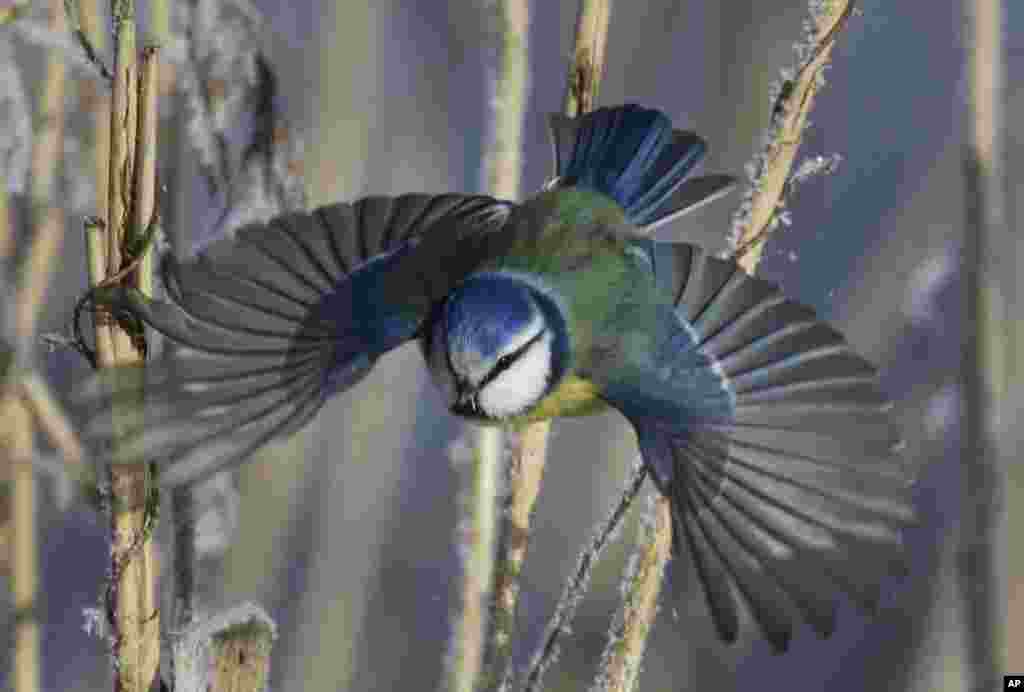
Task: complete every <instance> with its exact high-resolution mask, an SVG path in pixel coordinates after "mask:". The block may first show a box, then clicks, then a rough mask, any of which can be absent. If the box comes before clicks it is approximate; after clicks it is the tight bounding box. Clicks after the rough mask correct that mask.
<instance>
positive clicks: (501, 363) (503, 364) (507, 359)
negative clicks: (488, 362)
mask: <svg viewBox="0 0 1024 692" xmlns="http://www.w3.org/2000/svg"><path fill="white" fill-rule="evenodd" d="M514 359H515V355H514V354H512V353H506V354H505V355H503V356H502V357H501V358H499V359H498V362H497V363H495V364H494V369H495V370H498V371H501V370H504V369H506V368H507V367H508V366H510V365H512V361H513V360H514Z"/></svg>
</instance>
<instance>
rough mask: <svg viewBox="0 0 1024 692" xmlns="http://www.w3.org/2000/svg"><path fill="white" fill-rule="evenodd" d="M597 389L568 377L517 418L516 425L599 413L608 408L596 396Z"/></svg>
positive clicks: (588, 381)
mask: <svg viewBox="0 0 1024 692" xmlns="http://www.w3.org/2000/svg"><path fill="white" fill-rule="evenodd" d="M597 391H598V390H597V387H596V386H595V385H594V383H593V382H591V381H590V380H585V379H583V378H582V377H578V376H577V375H569V376H567V377H566V378H564V379H563V380H562V382H561V383H560V384H559V385H558V387H556V388H555V390H554V391H552V392H551V393H550V394H548V395H547V396H546V397H544V398H543V399H541V400H540V402H539V403H538V404H537V405H536V406H534V407H533V408H532V409H531V410H530V412H529V413H527V414H525V415H523V416H521V417H519V418H518V419H517V420H516V423H517V424H518V423H524V424H525V423H533V422H536V421H539V420H547V419H548V418H556V417H558V416H589V415H590V414H592V413H600V412H601V411H604V410H605V409H607V408H608V404H606V403H605V402H604V401H603V400H602V399H600V398H599V397H598V396H597Z"/></svg>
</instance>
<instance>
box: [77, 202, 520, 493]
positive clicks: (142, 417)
mask: <svg viewBox="0 0 1024 692" xmlns="http://www.w3.org/2000/svg"><path fill="white" fill-rule="evenodd" d="M511 207H512V205H511V203H508V202H503V201H499V200H495V199H492V198H490V197H482V196H469V195H454V194H452V195H423V194H416V195H404V196H401V197H367V198H364V199H361V200H359V201H357V202H355V203H353V204H333V205H330V206H326V207H321V208H319V209H316V210H314V211H312V212H309V213H299V214H286V215H283V216H280V217H277V218H274V219H272V220H271V221H269V222H267V223H261V224H254V225H250V226H246V227H244V228H242V229H240V230H239V231H238V232H237V233H236V234H235V235H234V237H233V238H225V239H222V240H219V241H217V242H215V243H213V244H211V245H209V246H207V247H206V248H205V249H204V250H202V251H201V252H200V253H199V254H198V255H197V256H196V257H195V258H193V259H190V260H189V261H187V262H183V263H178V262H175V261H173V260H167V261H165V263H164V265H163V277H164V282H165V285H166V287H167V292H168V297H169V300H167V301H157V300H149V299H146V298H145V297H143V296H141V294H139V293H138V292H135V291H131V290H123V291H121V292H120V293H118V294H117V295H116V296H115V304H116V306H117V307H118V308H120V309H126V310H128V311H130V312H132V313H134V314H135V315H136V316H137V317H139V318H141V319H142V320H143V321H145V322H146V324H148V325H149V326H150V327H152V328H153V329H155V330H157V331H158V332H161V333H162V334H164V335H165V336H167V337H168V338H170V339H171V340H172V341H174V342H176V343H177V344H180V345H181V346H183V347H185V349H183V350H179V351H178V352H176V353H175V355H174V356H173V357H171V358H169V359H167V360H165V361H163V362H158V363H152V364H148V365H147V366H146V367H144V368H117V369H115V370H113V371H111V372H106V373H101V374H99V375H98V376H96V377H94V378H93V379H92V380H91V381H90V382H88V383H87V384H86V386H84V387H83V388H81V390H80V391H79V393H78V395H77V397H76V400H75V402H74V403H75V405H74V408H75V410H77V411H78V412H79V416H78V417H79V418H83V419H85V423H86V425H85V428H84V429H85V431H86V437H87V439H88V441H89V442H90V443H91V446H92V447H93V448H94V449H96V451H97V452H98V454H99V455H100V457H99V458H105V454H104V451H103V450H105V449H107V445H108V444H109V443H111V442H112V441H113V438H114V434H115V430H114V425H113V423H112V418H111V411H112V410H113V409H114V408H117V418H118V424H117V425H118V430H117V440H118V443H117V458H118V459H119V461H122V462H131V461H157V462H160V464H161V465H162V468H161V475H160V478H161V482H162V483H164V484H165V485H175V484H180V483H185V482H191V481H195V480H198V479H200V478H203V477H206V476H208V475H210V474H211V473H214V472H216V471H218V470H221V469H223V468H225V467H227V466H229V465H231V464H235V463H238V462H240V461H242V460H243V459H244V458H245V457H246V456H248V455H249V454H250V453H251V452H252V451H254V450H255V449H256V448H258V447H259V446H261V445H263V444H264V443H266V442H268V441H269V440H271V439H273V438H276V437H280V436H283V435H287V434H289V433H291V432H293V431H295V430H297V429H298V428H300V427H302V426H303V425H304V424H305V423H307V422H308V421H309V420H310V419H311V418H312V417H313V416H314V415H315V414H316V412H317V411H318V410H319V408H320V407H321V405H322V404H323V402H324V401H325V400H326V398H327V397H328V396H330V395H331V394H334V393H337V392H340V391H344V390H345V389H347V388H348V387H350V386H352V385H353V384H354V383H355V382H357V381H358V380H360V379H361V378H362V377H364V376H365V375H366V374H367V373H368V372H369V370H370V368H371V367H372V365H373V363H374V361H375V360H376V359H377V358H378V357H379V356H381V355H382V354H383V353H385V352H386V351H388V350H390V349H392V348H394V347H396V346H398V345H400V344H402V343H404V342H405V341H406V340H408V339H410V338H412V337H413V336H415V334H416V332H417V330H418V329H419V327H420V324H421V323H422V321H423V320H424V318H425V317H426V315H427V314H428V311H429V309H430V306H431V305H432V304H433V303H434V302H435V301H436V300H438V299H440V298H442V297H444V296H445V295H447V293H448V292H449V291H450V290H451V288H452V287H453V286H454V285H455V284H456V283H457V282H458V281H460V280H461V279H462V278H463V277H465V276H466V275H467V274H468V273H469V272H471V271H472V270H473V269H474V268H475V267H476V266H477V265H479V263H480V262H481V261H483V260H484V259H486V258H487V257H488V256H490V254H491V253H493V252H498V251H500V247H501V245H502V243H504V242H505V237H506V236H507V235H508V234H504V233H500V232H499V231H500V230H501V229H502V228H503V227H504V226H505V222H506V221H507V218H508V215H509V211H510V209H511ZM140 396H141V397H142V399H141V400H142V401H143V402H144V403H143V405H142V406H139V404H138V402H139V400H140ZM127 411H131V419H130V420H126V416H127V415H128V414H127Z"/></svg>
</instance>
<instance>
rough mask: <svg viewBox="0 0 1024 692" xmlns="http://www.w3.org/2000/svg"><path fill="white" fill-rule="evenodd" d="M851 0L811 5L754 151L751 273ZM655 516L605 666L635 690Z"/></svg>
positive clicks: (658, 526)
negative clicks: (803, 48) (796, 53)
mask: <svg viewBox="0 0 1024 692" xmlns="http://www.w3.org/2000/svg"><path fill="white" fill-rule="evenodd" d="M853 6H854V2H853V1H852V0H849V1H847V0H830V1H828V2H824V3H820V2H817V1H815V2H814V3H813V4H812V8H816V9H812V16H813V17H814V21H815V26H816V28H817V33H816V35H815V37H814V39H813V42H812V44H811V45H810V46H809V52H808V57H807V59H806V61H805V62H804V63H803V65H802V66H801V67H800V69H799V70H798V71H797V73H796V77H795V78H794V79H793V80H792V81H788V82H786V83H785V84H784V85H783V88H782V92H781V93H780V94H779V97H778V99H777V101H776V103H775V107H774V111H773V113H772V122H771V124H770V130H769V132H770V134H769V136H768V137H767V144H766V146H765V148H764V150H763V151H762V152H761V153H760V154H759V155H758V156H757V157H756V158H755V161H754V168H755V175H754V176H753V179H752V180H751V187H750V190H749V191H748V194H747V197H746V199H745V200H744V203H743V205H742V206H741V208H740V210H739V211H738V212H737V216H736V220H735V224H736V227H737V230H738V233H737V234H736V238H735V239H734V247H735V250H736V258H737V260H738V262H739V264H740V266H742V267H743V269H744V270H745V271H746V272H747V273H749V274H753V273H754V270H755V269H756V267H757V264H758V262H759V261H760V259H761V255H762V249H763V247H764V243H765V241H766V240H767V238H768V235H769V234H770V233H771V231H772V230H774V228H775V225H776V223H777V213H778V210H779V209H780V208H781V206H782V204H783V202H784V198H785V194H786V191H787V185H788V182H789V180H790V178H791V174H792V168H793V161H794V158H795V157H796V152H797V149H798V148H799V145H800V141H801V139H802V136H803V130H804V127H805V126H806V123H807V115H808V114H809V113H810V111H811V107H812V105H813V102H814V94H815V93H816V92H817V90H818V88H819V87H820V85H821V84H822V81H821V72H822V70H823V69H824V68H825V66H826V65H827V64H828V60H829V56H830V55H831V52H832V47H833V45H835V40H836V37H837V35H838V32H839V31H840V30H841V29H842V27H843V26H844V25H845V22H846V20H847V19H848V18H849V16H850V14H851V13H852V11H853ZM655 512H656V523H655V529H654V531H653V535H652V536H651V538H650V539H649V540H648V541H647V542H646V543H644V544H643V545H641V547H640V548H639V550H640V558H639V559H640V562H641V565H642V568H641V569H639V570H637V571H636V572H635V573H634V574H633V577H632V579H631V580H630V582H629V584H628V586H627V595H626V598H625V600H624V602H623V604H622V609H621V611H620V614H619V616H618V617H619V619H620V621H621V622H622V630H621V632H619V633H617V632H613V633H612V636H611V642H610V644H609V647H610V648H609V651H610V652H611V655H606V656H605V659H604V664H605V667H604V669H603V670H602V673H601V674H600V679H601V680H603V684H604V685H606V686H607V687H606V689H609V690H616V691H618V690H623V691H625V690H630V689H634V688H635V686H636V675H637V672H638V670H639V663H640V660H639V657H640V655H641V654H642V652H643V646H644V641H645V640H646V637H647V634H648V632H649V631H650V626H651V624H652V623H653V621H654V617H655V615H656V612H657V601H658V595H659V592H660V590H661V581H662V579H661V577H662V575H663V573H664V569H665V565H666V564H667V563H668V561H669V559H670V558H671V557H672V530H673V528H672V515H671V506H670V504H669V501H668V500H666V499H664V498H661V501H660V502H658V504H657V506H656V508H655Z"/></svg>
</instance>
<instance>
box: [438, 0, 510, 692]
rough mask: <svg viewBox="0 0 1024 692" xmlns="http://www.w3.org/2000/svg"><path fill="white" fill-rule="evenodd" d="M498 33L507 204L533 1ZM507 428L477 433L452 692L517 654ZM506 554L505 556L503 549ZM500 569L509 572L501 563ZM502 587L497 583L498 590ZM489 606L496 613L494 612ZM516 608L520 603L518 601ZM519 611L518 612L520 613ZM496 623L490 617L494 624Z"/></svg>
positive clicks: (502, 179) (493, 168) (491, 157)
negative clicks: (503, 510)
mask: <svg viewBox="0 0 1024 692" xmlns="http://www.w3.org/2000/svg"><path fill="white" fill-rule="evenodd" d="M495 13H496V20H497V26H498V31H497V32H496V36H497V39H498V56H497V57H498V65H497V70H496V75H495V76H496V80H495V89H494V92H495V93H494V99H493V101H492V103H493V104H494V132H493V140H492V142H491V147H490V151H489V153H488V155H487V162H486V170H487V183H488V188H489V192H490V194H492V195H494V196H495V197H498V198H501V199H516V198H517V197H519V182H520V177H521V158H522V156H521V149H522V134H523V118H524V111H525V107H526V85H527V56H528V53H527V46H528V44H527V30H528V28H529V8H528V4H527V2H526V0H502V1H501V2H499V3H497V5H496V7H495ZM503 442H504V434H503V431H502V430H501V429H500V428H488V427H484V428H481V429H480V430H479V431H478V433H477V444H476V453H475V454H474V463H473V470H472V473H473V481H472V484H471V489H470V497H469V498H468V499H469V516H468V517H467V518H466V523H467V524H468V526H467V530H464V531H463V532H462V534H463V535H464V536H465V537H466V539H467V545H465V546H464V551H465V559H464V560H463V570H464V574H463V584H462V604H461V613H460V617H459V620H458V622H457V623H456V628H455V634H454V651H453V654H454V655H453V659H452V667H451V674H452V680H451V684H450V685H449V687H450V689H453V690H466V691H467V692H469V691H470V690H473V689H475V688H476V687H478V686H479V687H480V688H482V689H490V688H492V687H494V686H495V685H496V684H497V683H498V681H499V673H500V671H501V669H502V668H503V667H504V662H505V660H506V658H507V656H508V651H509V649H510V642H511V635H510V628H511V626H512V617H511V614H509V613H506V611H502V610H501V609H500V608H499V606H498V603H499V601H500V600H501V596H499V595H495V596H494V597H493V598H492V593H495V589H502V588H503V585H504V584H505V583H506V582H505V580H503V579H502V574H501V573H500V572H498V573H496V569H497V568H496V555H495V547H496V544H497V533H498V530H497V523H498V522H497V521H496V516H495V515H496V513H497V508H498V498H499V495H500V493H501V487H502V483H501V475H502V468H503V463H504V461H505V455H504V454H503V452H502V448H503V446H504V445H503ZM500 552H501V553H502V554H503V555H504V554H505V551H504V549H503V548H502V549H500ZM498 561H499V564H501V565H502V566H505V565H507V563H506V562H503V561H501V560H500V558H498ZM496 582H497V583H496ZM488 604H490V605H489V607H488ZM513 604H514V601H513ZM511 612H514V605H513V610H512V611H511ZM488 616H489V617H488Z"/></svg>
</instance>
